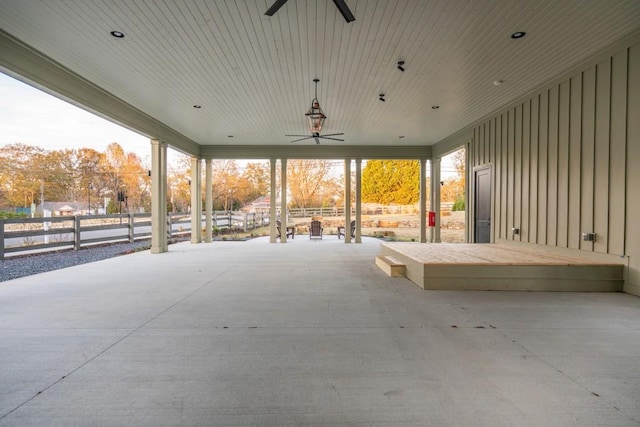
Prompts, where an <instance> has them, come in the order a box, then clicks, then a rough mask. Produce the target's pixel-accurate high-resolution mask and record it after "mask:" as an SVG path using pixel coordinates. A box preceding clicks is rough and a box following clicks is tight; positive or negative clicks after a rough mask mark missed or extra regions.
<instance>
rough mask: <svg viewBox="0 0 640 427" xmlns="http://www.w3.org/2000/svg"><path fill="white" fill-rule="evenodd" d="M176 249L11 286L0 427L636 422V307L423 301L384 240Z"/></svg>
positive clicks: (3, 287)
mask: <svg viewBox="0 0 640 427" xmlns="http://www.w3.org/2000/svg"><path fill="white" fill-rule="evenodd" d="M267 242H268V238H260V239H255V240H252V241H248V242H224V243H212V244H208V243H206V244H200V245H192V244H189V243H181V244H176V245H173V246H172V247H171V250H170V251H169V252H168V253H166V254H164V255H163V256H156V255H152V254H150V252H149V251H145V252H139V253H135V254H131V255H127V256H122V257H118V258H112V259H109V260H105V261H100V262H97V263H92V264H86V265H82V266H78V267H73V268H69V269H64V270H58V271H53V272H49V273H44V274H40V275H36V276H31V277H26V278H22V279H17V280H13V281H8V282H4V283H1V284H0V301H2V310H0V325H1V326H0V360H1V361H2V365H1V366H2V368H1V369H0V425H7V426H9V425H12V426H13V425H15V426H28V425H51V426H63V425H110V426H113V425H148V426H159V425H171V426H175V425H260V426H265V425H271V426H283V425H402V426H410V425H415V426H424V425H492V426H514V425H580V426H589V425H600V426H603V425H604V426H632V425H637V424H638V422H640V404H639V403H638V402H640V375H638V369H637V366H638V363H640V359H639V354H640V347H639V346H640V344H639V343H640V318H639V317H638V312H640V300H639V299H638V298H637V297H634V296H631V295H627V294H622V293H607V294H600V293H562V294H559V293H546V292H539V293H529V292H473V291H424V290H421V289H419V288H417V287H416V286H415V285H414V284H413V283H411V282H410V281H409V280H407V279H404V278H395V279H393V278H389V277H387V276H385V275H384V274H383V273H382V272H381V271H380V270H379V269H378V268H377V267H376V266H375V265H374V263H373V258H374V256H375V254H377V252H378V251H379V241H378V240H375V239H369V238H363V241H362V244H361V245H345V244H344V243H339V242H338V240H337V239H324V240H322V241H309V239H303V238H302V239H298V238H296V239H295V240H293V241H290V242H289V244H287V245H270V244H268V243H267Z"/></svg>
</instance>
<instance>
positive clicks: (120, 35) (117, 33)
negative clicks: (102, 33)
mask: <svg viewBox="0 0 640 427" xmlns="http://www.w3.org/2000/svg"><path fill="white" fill-rule="evenodd" d="M110 34H111V35H112V36H113V37H115V38H117V39H123V38H124V33H123V32H122V31H115V30H114V31H111V33H110Z"/></svg>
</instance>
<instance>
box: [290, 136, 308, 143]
mask: <svg viewBox="0 0 640 427" xmlns="http://www.w3.org/2000/svg"><path fill="white" fill-rule="evenodd" d="M311 138H313V137H312V136H308V137H306V138H300V139H296V140H294V141H290V142H300V141H304V140H305V139H311Z"/></svg>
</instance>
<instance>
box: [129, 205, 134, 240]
mask: <svg viewBox="0 0 640 427" xmlns="http://www.w3.org/2000/svg"><path fill="white" fill-rule="evenodd" d="M133 224H134V221H133V213H132V212H129V243H133V241H134V235H135V233H134V232H133Z"/></svg>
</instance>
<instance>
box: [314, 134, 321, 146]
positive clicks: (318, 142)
mask: <svg viewBox="0 0 640 427" xmlns="http://www.w3.org/2000/svg"><path fill="white" fill-rule="evenodd" d="M313 138H314V139H315V140H316V144H318V145H320V140H319V139H318V138H320V137H319V136H314V137H313Z"/></svg>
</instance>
